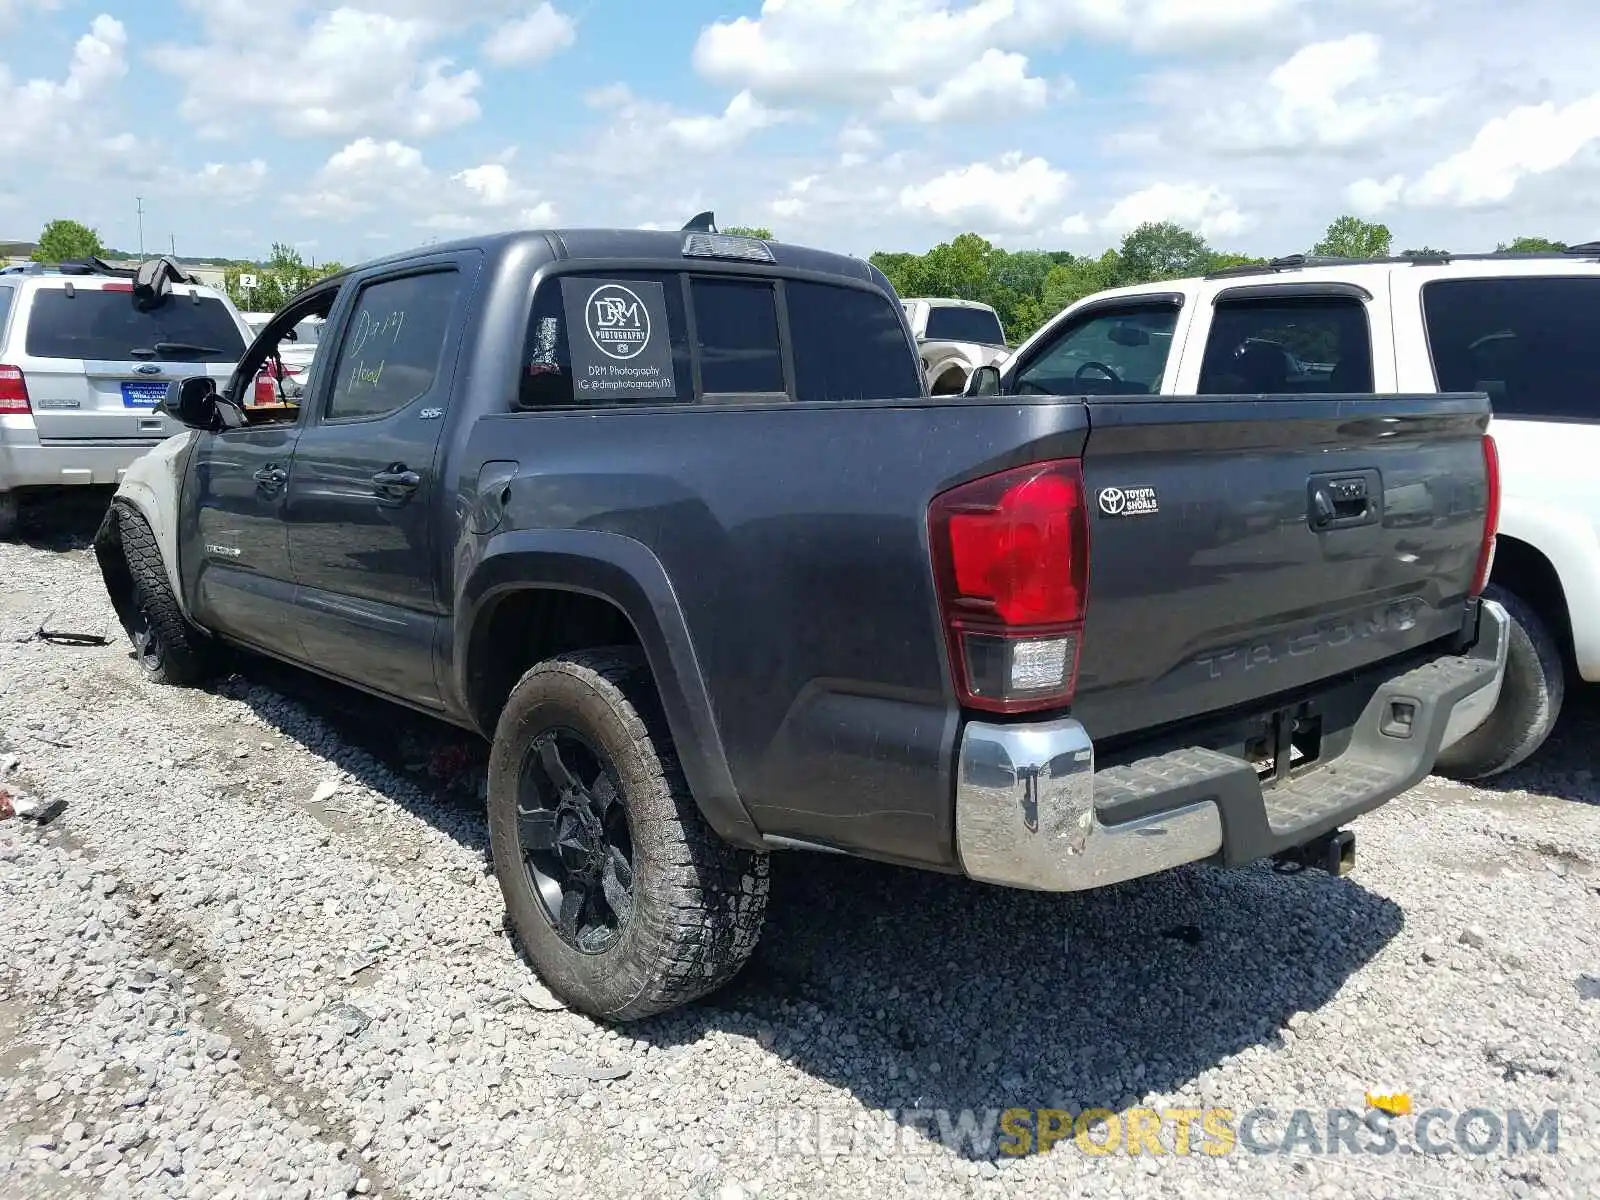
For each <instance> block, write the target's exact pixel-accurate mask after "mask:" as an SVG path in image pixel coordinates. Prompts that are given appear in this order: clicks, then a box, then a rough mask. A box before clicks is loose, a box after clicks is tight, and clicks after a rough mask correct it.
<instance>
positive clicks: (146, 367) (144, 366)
mask: <svg viewBox="0 0 1600 1200" xmlns="http://www.w3.org/2000/svg"><path fill="white" fill-rule="evenodd" d="M134 370H135V371H137V372H139V374H141V375H159V374H161V368H160V367H158V366H156V365H155V363H140V364H139V365H138V366H137V367H135V368H134Z"/></svg>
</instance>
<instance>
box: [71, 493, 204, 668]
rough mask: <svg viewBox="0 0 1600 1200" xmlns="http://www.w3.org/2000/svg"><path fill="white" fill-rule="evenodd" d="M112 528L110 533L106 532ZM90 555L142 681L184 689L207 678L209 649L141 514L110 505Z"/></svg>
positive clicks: (117, 505)
mask: <svg viewBox="0 0 1600 1200" xmlns="http://www.w3.org/2000/svg"><path fill="white" fill-rule="evenodd" d="M112 523H115V528H114V529H112V528H108V526H110V525H111V524H112ZM95 555H96V557H97V558H98V559H99V560H100V571H101V574H102V576H103V577H104V579H105V582H106V588H107V590H108V591H109V592H110V594H111V601H112V604H113V606H114V607H115V608H116V610H117V619H118V620H119V621H121V623H122V628H123V629H124V631H126V633H127V635H128V640H129V641H131V642H132V643H133V651H134V659H135V661H137V663H138V665H139V670H140V671H141V672H143V674H144V676H145V678H147V679H150V680H152V681H154V682H156V683H170V684H174V685H177V686H180V687H187V686H193V685H195V684H198V683H201V682H203V681H204V680H205V679H206V678H207V677H209V676H210V675H211V674H212V673H213V672H214V670H215V667H216V661H215V658H216V655H215V647H214V646H213V645H212V643H211V642H210V640H209V639H208V638H207V637H206V635H205V634H204V633H202V632H201V631H200V630H199V629H196V628H195V627H194V626H193V625H191V624H190V623H189V620H188V618H187V617H185V616H184V613H183V609H182V608H181V607H180V606H179V604H178V598H177V597H176V596H175V595H174V594H173V591H172V583H171V581H170V580H169V579H168V578H167V569H166V567H165V566H164V565H163V564H162V561H161V547H160V546H159V544H158V543H157V542H156V535H155V533H154V532H153V531H152V530H151V528H150V523H149V522H148V521H146V520H145V519H144V517H143V515H141V514H140V513H139V512H137V511H136V510H135V509H133V508H131V507H129V506H127V505H125V504H113V505H112V506H111V508H110V509H109V510H108V511H107V513H106V518H105V524H103V525H102V526H101V533H100V534H98V535H96V538H95Z"/></svg>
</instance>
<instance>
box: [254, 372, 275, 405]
mask: <svg viewBox="0 0 1600 1200" xmlns="http://www.w3.org/2000/svg"><path fill="white" fill-rule="evenodd" d="M277 402H278V385H277V384H276V383H274V382H273V379H272V372H271V371H267V370H262V371H261V372H260V373H259V374H258V375H257V376H256V403H257V404H276V403H277Z"/></svg>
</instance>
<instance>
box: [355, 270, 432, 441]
mask: <svg viewBox="0 0 1600 1200" xmlns="http://www.w3.org/2000/svg"><path fill="white" fill-rule="evenodd" d="M460 291H461V276H460V273H459V272H457V271H455V270H444V271H428V272H426V273H423V274H418V275H406V276H403V277H401V278H399V279H382V280H379V281H377V282H376V283H369V284H367V285H366V286H365V287H363V288H362V289H361V291H360V292H359V293H358V294H357V296H356V302H355V308H354V310H353V311H352V313H351V315H350V319H349V321H348V322H347V324H346V325H345V329H344V335H343V338H342V340H341V342H340V345H339V357H338V360H337V364H336V366H335V368H334V377H333V381H332V384H333V386H332V389H331V391H330V392H329V393H328V407H327V417H328V419H329V420H333V421H338V420H359V419H363V418H371V417H380V416H384V415H386V414H388V413H392V412H397V411H399V410H400V409H402V408H404V407H405V406H406V405H408V404H410V403H411V402H412V401H413V400H416V399H417V398H418V397H420V396H424V395H426V394H427V393H428V392H429V391H431V390H432V388H433V385H434V381H435V380H436V379H437V378H438V375H439V363H440V360H441V359H442V358H443V356H444V347H445V339H446V337H447V336H448V334H449V332H450V327H451V321H452V318H453V317H454V314H455V308H456V300H457V298H458V297H459V295H460Z"/></svg>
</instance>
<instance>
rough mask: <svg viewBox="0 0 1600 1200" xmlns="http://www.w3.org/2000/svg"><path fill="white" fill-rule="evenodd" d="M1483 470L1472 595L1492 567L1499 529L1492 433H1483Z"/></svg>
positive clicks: (1496, 460)
mask: <svg viewBox="0 0 1600 1200" xmlns="http://www.w3.org/2000/svg"><path fill="white" fill-rule="evenodd" d="M1483 471H1484V474H1485V475H1486V476H1487V477H1488V481H1489V498H1488V503H1487V504H1486V506H1485V509H1484V514H1483V545H1482V546H1481V547H1480V548H1479V550H1478V572H1477V574H1476V575H1474V576H1473V577H1472V595H1474V596H1479V595H1482V594H1483V589H1484V587H1485V585H1487V584H1488V582H1489V572H1490V571H1492V570H1493V569H1494V540H1495V535H1496V534H1497V533H1499V531H1500V449H1499V447H1498V446H1496V445H1495V444H1494V436H1493V435H1492V434H1488V433H1486V434H1484V435H1483Z"/></svg>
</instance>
